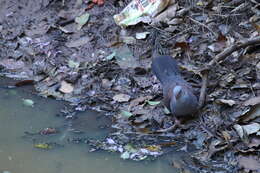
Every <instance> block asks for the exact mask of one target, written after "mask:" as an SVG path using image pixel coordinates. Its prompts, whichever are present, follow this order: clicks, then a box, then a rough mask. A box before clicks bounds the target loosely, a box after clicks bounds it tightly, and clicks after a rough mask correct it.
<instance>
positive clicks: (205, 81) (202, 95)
mask: <svg viewBox="0 0 260 173" xmlns="http://www.w3.org/2000/svg"><path fill="white" fill-rule="evenodd" d="M207 84H208V70H205V71H204V72H203V74H202V86H201V89H200V98H199V109H200V108H202V107H203V105H204V103H205V100H206V93H207Z"/></svg>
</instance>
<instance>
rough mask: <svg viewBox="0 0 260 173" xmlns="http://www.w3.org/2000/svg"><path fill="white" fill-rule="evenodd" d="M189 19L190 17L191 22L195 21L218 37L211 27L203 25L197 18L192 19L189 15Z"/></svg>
mask: <svg viewBox="0 0 260 173" xmlns="http://www.w3.org/2000/svg"><path fill="white" fill-rule="evenodd" d="M189 19H190V20H191V21H192V22H194V23H197V24H198V25H201V26H203V27H204V28H206V29H208V30H209V31H210V32H211V33H212V34H213V35H214V36H215V37H216V38H217V37H218V36H217V34H216V33H215V32H214V31H213V30H212V29H210V28H209V27H208V26H207V25H205V24H203V23H201V22H199V21H197V20H195V19H193V18H191V17H189Z"/></svg>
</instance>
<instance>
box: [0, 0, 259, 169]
mask: <svg viewBox="0 0 260 173" xmlns="http://www.w3.org/2000/svg"><path fill="white" fill-rule="evenodd" d="M104 2H105V1H103V0H98V1H93V3H94V4H95V3H97V4H100V5H101V4H102V5H103V6H95V5H92V6H91V8H90V4H89V3H87V2H83V1H76V0H75V1H52V0H41V1H37V2H36V1H33V0H28V1H26V2H22V1H21V2H19V3H17V2H13V1H7V0H4V1H3V2H1V3H0V4H1V6H0V50H1V51H0V57H1V58H0V73H1V75H4V76H6V77H11V78H15V79H18V80H20V81H26V80H27V81H33V82H31V83H33V84H34V86H35V89H36V90H37V91H38V92H39V94H40V95H42V96H44V97H49V96H51V97H54V98H56V99H62V100H66V101H68V102H70V103H71V105H72V106H73V111H75V112H76V111H84V110H86V109H91V110H96V111H100V112H103V113H104V116H108V117H110V119H111V120H113V121H112V125H111V126H112V127H113V129H114V130H115V132H113V133H112V132H111V134H109V135H108V136H107V138H106V139H104V141H88V143H89V144H90V145H91V144H93V145H96V144H99V145H98V146H99V147H96V148H95V147H94V149H93V150H95V149H103V150H107V151H111V148H112V149H113V151H117V152H119V153H120V155H121V158H123V159H134V160H142V159H144V158H147V157H150V156H152V157H157V156H159V155H162V154H165V153H168V152H169V150H171V149H176V148H174V147H175V145H174V147H173V146H172V145H169V146H168V147H162V145H161V144H160V142H163V143H171V142H173V141H174V142H175V143H176V147H178V146H180V145H181V146H182V147H181V148H179V149H181V150H184V151H189V152H188V153H189V154H190V162H188V161H183V162H181V163H180V164H185V163H186V164H187V165H188V166H189V167H190V168H191V169H193V170H197V171H199V172H217V171H220V172H221V171H222V172H245V171H247V172H257V171H258V170H259V164H258V163H259V157H258V156H259V147H260V142H259V135H260V101H259V96H260V84H259V81H260V51H259V50H260V49H259V47H260V30H259V28H260V27H259V26H260V23H259V21H260V9H259V3H258V2H257V1H255V0H250V1H240V0H235V1H223V0H217V1H205V0H197V1H178V0H175V1H171V2H168V1H167V0H161V1H160V0H156V1H153V2H154V3H155V4H156V3H158V2H160V3H163V4H164V5H163V6H161V7H160V8H157V7H158V6H157V7H156V8H152V7H154V6H153V5H148V6H146V5H147V4H146V5H145V4H144V3H148V1H130V0H128V1H116V0H112V1H106V2H105V3H104ZM137 2H141V3H142V5H144V6H139V7H138V6H135V7H131V10H134V11H138V9H140V8H141V7H147V9H148V7H149V12H148V11H146V10H147V9H146V8H143V10H144V11H138V12H139V13H136V14H137V16H133V18H132V17H131V16H129V15H124V16H123V18H122V13H127V14H132V13H131V12H130V13H129V11H128V12H127V10H126V9H129V8H130V5H131V4H133V3H137ZM149 2H150V1H149ZM90 3H91V1H90ZM128 4H129V5H128ZM148 4H149V3H148ZM151 4H152V3H151ZM157 5H158V4H157ZM150 7H151V8H150ZM158 9H159V10H158ZM159 11H160V12H159ZM155 12H156V15H155ZM116 14H117V15H116ZM114 15H115V16H114ZM113 16H114V17H113ZM120 16H121V17H120ZM128 17H130V19H131V20H126V18H128ZM114 19H115V20H116V22H115V21H114ZM140 21H142V22H141V23H139V22H140ZM147 22H148V23H147ZM137 23H138V24H137ZM117 24H119V25H120V26H124V27H125V28H121V27H120V26H118V25H117ZM129 25H131V26H129ZM126 26H127V27H126ZM155 31H156V32H158V33H159V34H158V35H157V37H156V39H155V40H156V41H157V42H158V43H160V44H159V45H161V48H160V50H161V51H162V52H163V53H166V54H168V55H171V56H172V57H173V58H175V59H176V60H177V61H178V66H179V67H180V69H181V73H182V75H183V76H184V78H185V80H187V81H188V82H189V83H190V84H191V85H192V87H193V88H194V90H195V94H196V95H197V96H198V98H199V97H200V98H204V100H203V99H202V100H203V101H202V102H203V103H204V104H202V106H201V110H200V113H199V115H198V118H195V119H192V120H190V121H188V122H185V124H184V127H182V128H178V129H176V130H175V131H174V132H171V131H168V132H164V133H157V132H158V130H162V129H167V128H169V127H171V126H172V125H174V121H173V120H174V119H173V117H172V116H171V115H170V114H169V110H167V109H166V108H165V107H164V105H163V104H162V88H161V85H160V83H159V81H158V80H157V79H156V78H155V77H154V75H153V74H152V72H151V62H152V61H151V55H152V52H153V49H154V44H153V43H154V42H153V41H154V38H152V37H153V36H154V33H155ZM21 85H22V82H21ZM14 86H15V84H14ZM201 86H204V90H203V92H201V93H202V95H200V89H201ZM202 88H203V87H202ZM23 104H25V105H27V106H33V105H34V102H33V101H32V100H29V99H24V100H23ZM73 111H72V112H73ZM64 117H65V118H68V119H69V118H73V117H74V114H73V115H71V114H68V115H65V116H64ZM159 136H160V137H159ZM111 140H113V142H114V143H113V142H111ZM35 147H38V148H46V149H47V148H49V145H47V146H46V145H44V143H43V144H41V143H39V145H37V144H36V146H35ZM115 148H116V149H115ZM194 148H195V150H196V151H194V152H191V151H192V149H194ZM173 162H174V161H173ZM173 165H174V166H175V167H178V164H177V163H175V162H174V163H173ZM208 165H210V166H208Z"/></svg>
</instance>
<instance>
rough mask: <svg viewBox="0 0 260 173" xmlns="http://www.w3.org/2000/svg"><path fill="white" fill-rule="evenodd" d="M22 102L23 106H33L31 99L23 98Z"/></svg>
mask: <svg viewBox="0 0 260 173" xmlns="http://www.w3.org/2000/svg"><path fill="white" fill-rule="evenodd" d="M23 104H24V105H25V106H31V107H33V106H34V101H32V100H31V99H23Z"/></svg>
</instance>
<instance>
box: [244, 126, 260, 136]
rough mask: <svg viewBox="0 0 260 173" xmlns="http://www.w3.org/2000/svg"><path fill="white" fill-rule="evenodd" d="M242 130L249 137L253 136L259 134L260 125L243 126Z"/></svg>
mask: <svg viewBox="0 0 260 173" xmlns="http://www.w3.org/2000/svg"><path fill="white" fill-rule="evenodd" d="M242 128H243V129H244V131H245V132H246V133H247V135H251V134H254V133H257V132H258V131H259V130H260V124H258V123H252V124H248V125H244V126H242Z"/></svg>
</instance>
